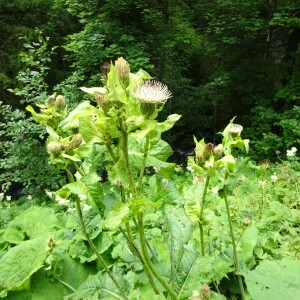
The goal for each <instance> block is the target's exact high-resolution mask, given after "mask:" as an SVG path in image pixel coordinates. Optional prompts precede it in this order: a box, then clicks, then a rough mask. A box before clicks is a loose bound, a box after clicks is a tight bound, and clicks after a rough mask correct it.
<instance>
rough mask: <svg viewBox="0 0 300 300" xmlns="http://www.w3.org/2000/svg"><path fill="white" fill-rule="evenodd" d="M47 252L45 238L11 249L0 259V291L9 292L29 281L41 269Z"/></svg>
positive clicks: (29, 241)
mask: <svg viewBox="0 0 300 300" xmlns="http://www.w3.org/2000/svg"><path fill="white" fill-rule="evenodd" d="M48 251H49V248H47V238H45V236H43V237H38V238H36V239H32V240H28V241H25V242H23V243H22V244H20V245H18V246H15V247H13V248H11V249H10V250H9V251H8V252H7V253H6V254H5V255H4V256H3V257H2V258H1V259H0V270H1V272H0V290H2V291H3V290H4V291H9V290H11V289H13V288H18V287H20V286H21V285H22V284H23V283H25V282H26V281H27V280H30V276H31V275H32V274H33V273H35V272H36V271H37V270H39V269H40V268H42V267H43V264H44V261H45V259H46V257H47V255H48Z"/></svg>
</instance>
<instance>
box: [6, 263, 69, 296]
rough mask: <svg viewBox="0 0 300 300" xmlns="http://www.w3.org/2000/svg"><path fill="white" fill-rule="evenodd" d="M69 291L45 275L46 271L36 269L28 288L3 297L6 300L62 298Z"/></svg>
mask: <svg viewBox="0 0 300 300" xmlns="http://www.w3.org/2000/svg"><path fill="white" fill-rule="evenodd" d="M69 293H70V290H69V289H68V288H67V287H66V286H64V285H63V284H61V283H60V282H59V281H57V280H53V279H52V278H49V277H47V276H46V271H45V270H43V269H40V270H38V271H37V272H36V273H34V274H33V275H32V277H31V282H30V290H22V291H18V292H9V293H8V296H7V297H6V298H5V299H7V300H45V295H51V298H50V297H49V296H48V297H47V299H49V300H50V299H63V298H64V296H66V295H67V294H69Z"/></svg>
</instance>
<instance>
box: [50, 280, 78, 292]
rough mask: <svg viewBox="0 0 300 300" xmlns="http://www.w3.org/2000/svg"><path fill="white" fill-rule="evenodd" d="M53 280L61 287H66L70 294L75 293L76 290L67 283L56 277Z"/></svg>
mask: <svg viewBox="0 0 300 300" xmlns="http://www.w3.org/2000/svg"><path fill="white" fill-rule="evenodd" d="M54 278H55V280H57V281H58V282H60V283H61V284H62V285H64V286H66V287H67V288H68V289H70V290H71V291H72V292H76V290H75V289H74V288H73V287H72V286H71V285H69V284H68V283H66V282H64V281H62V280H60V279H59V278H57V277H54Z"/></svg>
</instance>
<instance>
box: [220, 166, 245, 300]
mask: <svg viewBox="0 0 300 300" xmlns="http://www.w3.org/2000/svg"><path fill="white" fill-rule="evenodd" d="M228 175H229V174H228V171H226V172H225V178H224V181H225V185H224V200H225V206H226V211H227V217H228V224H229V230H230V236H231V242H232V250H233V260H234V265H235V269H236V271H237V272H238V271H239V261H238V257H237V251H236V244H235V238H234V233H233V226H232V220H231V215H230V209H229V203H228V199H227V186H226V180H227V178H228ZM237 278H238V283H239V287H240V292H241V297H242V300H245V292H244V286H243V281H242V277H241V275H237Z"/></svg>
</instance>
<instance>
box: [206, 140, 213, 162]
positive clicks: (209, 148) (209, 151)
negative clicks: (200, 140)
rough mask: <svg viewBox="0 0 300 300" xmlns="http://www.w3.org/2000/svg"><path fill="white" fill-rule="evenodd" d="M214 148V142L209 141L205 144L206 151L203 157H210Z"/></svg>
mask: <svg viewBox="0 0 300 300" xmlns="http://www.w3.org/2000/svg"><path fill="white" fill-rule="evenodd" d="M213 150H214V144H212V143H208V144H206V145H205V148H204V151H203V157H204V158H205V159H209V158H210V155H211V154H212V153H213Z"/></svg>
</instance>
